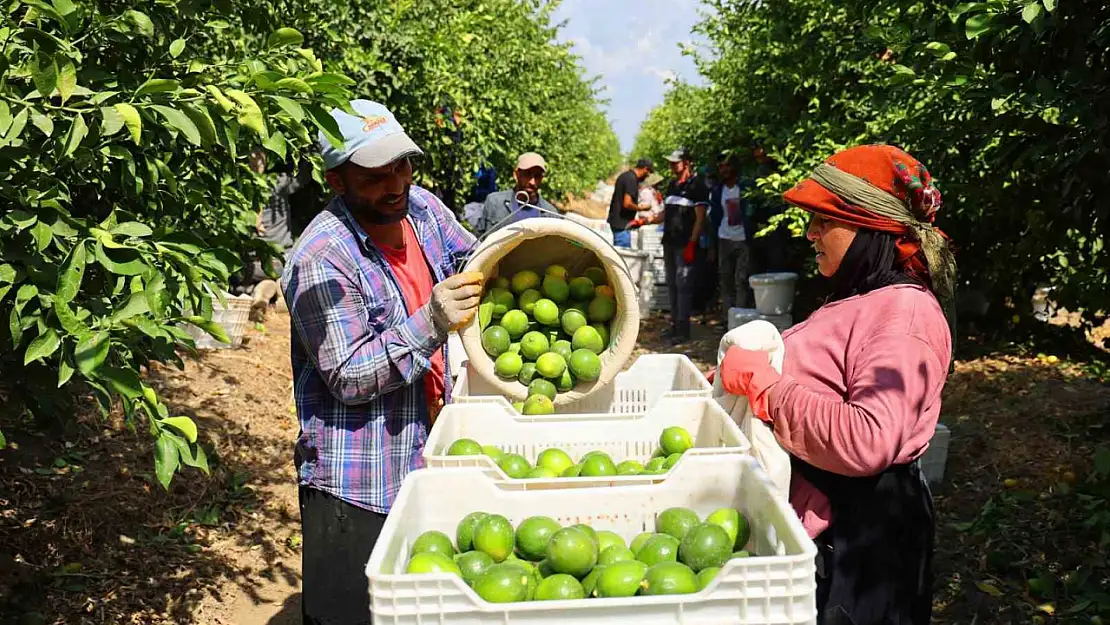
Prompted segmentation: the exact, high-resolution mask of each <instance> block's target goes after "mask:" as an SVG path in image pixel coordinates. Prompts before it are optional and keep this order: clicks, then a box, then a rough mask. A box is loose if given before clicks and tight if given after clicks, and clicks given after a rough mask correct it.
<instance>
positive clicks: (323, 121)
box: [304, 104, 343, 148]
mask: <svg viewBox="0 0 1110 625" xmlns="http://www.w3.org/2000/svg"><path fill="white" fill-rule="evenodd" d="M304 109H305V111H306V112H307V113H308V116H309V117H311V118H312V121H313V122H314V123H315V124H316V127H317V128H319V129H320V130H322V131H323V133H324V136H325V137H327V139H328V141H329V142H331V144H332V145H333V146H335V147H337V148H341V147H343V133H342V132H341V131H340V130H339V124H338V123H337V122H336V121H335V118H334V117H332V116H331V114H330V113H328V112H327V111H325V110H324V109H323V108H321V107H319V106H317V105H315V104H308V105H305V107H304Z"/></svg>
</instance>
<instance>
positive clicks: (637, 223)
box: [626, 218, 644, 230]
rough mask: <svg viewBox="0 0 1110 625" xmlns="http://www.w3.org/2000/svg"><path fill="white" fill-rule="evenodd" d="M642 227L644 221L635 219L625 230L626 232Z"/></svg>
mask: <svg viewBox="0 0 1110 625" xmlns="http://www.w3.org/2000/svg"><path fill="white" fill-rule="evenodd" d="M642 225H644V220H642V219H640V218H636V219H633V220H632V221H630V222H628V226H627V227H626V229H627V230H635V229H636V228H639V227H640V226H642Z"/></svg>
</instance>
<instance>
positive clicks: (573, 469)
mask: <svg viewBox="0 0 1110 625" xmlns="http://www.w3.org/2000/svg"><path fill="white" fill-rule="evenodd" d="M580 475H582V463H581V462H579V463H578V464H572V465H571V466H569V467H567V470H566V471H563V475H562V477H578V476H580Z"/></svg>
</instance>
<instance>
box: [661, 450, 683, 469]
mask: <svg viewBox="0 0 1110 625" xmlns="http://www.w3.org/2000/svg"><path fill="white" fill-rule="evenodd" d="M679 460H682V454H671V455H669V456H667V459H666V460H664V461H663V468H664V469H670V468H672V467H674V465H676V464H678V461H679Z"/></svg>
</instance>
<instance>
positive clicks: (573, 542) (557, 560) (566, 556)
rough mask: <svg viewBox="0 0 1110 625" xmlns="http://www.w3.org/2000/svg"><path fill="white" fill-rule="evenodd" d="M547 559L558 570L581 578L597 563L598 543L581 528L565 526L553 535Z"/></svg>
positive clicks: (548, 547) (548, 546)
mask: <svg viewBox="0 0 1110 625" xmlns="http://www.w3.org/2000/svg"><path fill="white" fill-rule="evenodd" d="M547 559H548V560H549V561H550V562H551V568H553V569H555V571H556V572H558V573H565V574H567V575H573V576H574V577H577V578H579V579H581V578H582V577H585V576H586V574H587V573H589V572H590V569H592V568H594V565H595V564H597V543H595V542H594V541H593V540H592V539H591V538H590V536H589V534H586V533H585V532H583V531H581V530H579V529H576V528H570V527H568V528H564V529H561V530H559V531H558V532H555V535H554V536H552V537H551V542H550V543H549V544H548V545H547Z"/></svg>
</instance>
